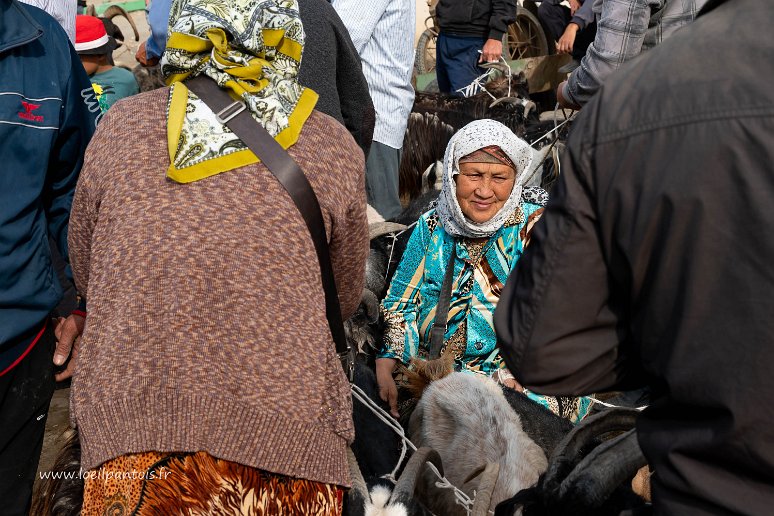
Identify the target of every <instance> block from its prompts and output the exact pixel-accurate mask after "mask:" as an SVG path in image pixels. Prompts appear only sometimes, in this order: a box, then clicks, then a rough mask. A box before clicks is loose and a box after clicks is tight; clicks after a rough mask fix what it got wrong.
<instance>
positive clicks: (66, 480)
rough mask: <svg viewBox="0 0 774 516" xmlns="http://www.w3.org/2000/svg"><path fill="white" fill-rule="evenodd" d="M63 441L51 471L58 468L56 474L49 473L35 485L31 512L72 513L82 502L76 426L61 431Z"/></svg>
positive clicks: (67, 515) (63, 515)
mask: <svg viewBox="0 0 774 516" xmlns="http://www.w3.org/2000/svg"><path fill="white" fill-rule="evenodd" d="M62 439H63V441H64V444H63V446H62V450H61V451H60V452H59V455H58V456H57V459H56V462H55V463H54V466H53V467H52V468H51V471H52V472H61V473H63V474H62V475H60V476H59V478H53V477H48V478H46V479H44V480H43V481H42V482H41V483H40V484H39V485H38V486H37V488H36V489H35V492H34V494H33V496H32V500H33V502H32V508H31V510H30V514H36V515H38V514H39V515H45V516H75V515H78V514H80V513H81V507H82V506H83V478H81V476H80V475H79V472H80V470H81V442H80V440H79V439H78V430H77V429H74V428H68V429H67V430H65V431H64V433H63V434H62Z"/></svg>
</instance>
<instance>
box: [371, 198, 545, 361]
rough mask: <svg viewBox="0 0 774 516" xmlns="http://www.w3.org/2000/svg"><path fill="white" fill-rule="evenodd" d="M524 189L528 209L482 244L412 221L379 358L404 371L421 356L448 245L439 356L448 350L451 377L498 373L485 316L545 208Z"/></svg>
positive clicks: (387, 306) (429, 216) (386, 306)
mask: <svg viewBox="0 0 774 516" xmlns="http://www.w3.org/2000/svg"><path fill="white" fill-rule="evenodd" d="M528 190H531V191H532V193H533V197H534V199H533V200H534V201H535V202H527V201H524V202H522V203H521V205H520V206H519V208H518V209H517V210H516V211H515V212H514V213H513V214H512V215H511V216H510V217H509V218H508V219H507V220H506V221H505V224H503V227H502V228H500V229H499V230H498V231H497V232H496V233H495V234H493V235H492V236H491V237H490V238H489V239H488V240H487V241H486V242H484V243H474V242H473V241H470V240H467V239H459V238H454V237H453V236H451V235H449V234H448V233H447V232H446V231H445V230H444V229H443V226H442V225H441V223H440V221H439V220H438V215H437V214H436V212H435V210H431V211H429V212H427V213H425V214H424V215H422V217H420V219H419V221H418V222H417V225H416V227H415V228H414V232H413V233H412V235H411V238H410V239H409V242H408V245H407V247H406V251H405V252H404V254H403V258H402V259H401V262H400V265H399V266H398V269H397V271H396V272H395V276H394V277H393V279H392V283H391V284H390V288H389V290H388V292H387V296H386V297H385V299H384V301H382V313H383V315H384V319H385V324H386V332H385V339H384V344H383V346H382V349H381V350H380V351H379V353H378V355H377V356H378V357H379V358H383V357H391V358H397V359H398V360H400V361H401V362H403V363H404V364H406V365H408V363H409V362H410V360H411V358H412V357H420V358H425V357H426V356H427V355H428V353H429V345H430V330H431V328H432V325H433V321H434V319H435V311H436V305H437V304H438V297H439V294H440V290H441V284H442V283H443V279H444V276H445V274H446V268H447V266H448V263H449V258H450V256H451V252H452V246H455V247H456V251H457V257H456V259H455V261H454V281H453V283H452V295H451V305H450V309H449V317H448V324H447V330H446V334H445V336H444V349H446V348H448V347H449V346H451V350H452V351H453V353H454V356H455V369H457V370H459V371H464V370H467V371H472V372H479V373H483V374H486V375H487V376H491V375H492V373H494V372H495V371H496V370H497V369H500V368H504V367H505V365H504V363H503V361H502V359H501V358H500V355H499V353H498V350H497V347H496V343H497V341H496V339H495V333H494V324H493V322H492V316H493V314H494V309H495V307H496V306H497V301H498V299H499V297H500V292H501V290H502V288H503V285H504V283H505V280H506V279H507V278H508V274H509V273H510V272H511V269H513V266H514V265H515V264H516V262H518V260H519V257H521V253H522V250H523V248H524V240H525V239H526V236H527V235H526V234H527V227H528V225H529V226H531V224H528V223H530V222H531V223H534V221H535V220H537V219H538V218H539V216H540V213H542V211H543V210H542V204H544V203H545V201H544V199H543V198H538V197H537V195H538V193H539V192H543V191H542V190H539V189H528ZM538 190H539V192H538ZM526 193H527V194H528V195H529V192H526ZM524 197H526V196H524ZM540 197H544V195H543V196H540Z"/></svg>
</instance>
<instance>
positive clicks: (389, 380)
mask: <svg viewBox="0 0 774 516" xmlns="http://www.w3.org/2000/svg"><path fill="white" fill-rule="evenodd" d="M397 364H398V361H397V360H396V359H394V358H377V359H376V383H378V384H379V397H380V398H382V399H383V400H384V401H385V402H386V403H387V404H388V405H389V406H390V414H392V417H394V418H395V419H397V418H398V417H399V414H398V387H397V386H396V385H395V379H394V378H393V377H392V373H393V371H395V366H396V365H397Z"/></svg>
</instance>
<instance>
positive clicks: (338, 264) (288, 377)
mask: <svg viewBox="0 0 774 516" xmlns="http://www.w3.org/2000/svg"><path fill="white" fill-rule="evenodd" d="M168 93H169V90H168V89H167V88H164V89H161V90H156V91H153V92H149V93H144V94H141V95H138V96H134V97H130V98H128V99H126V100H123V101H121V102H118V103H117V104H116V105H115V106H113V107H112V108H111V109H110V111H109V113H108V114H107V115H106V116H105V118H104V119H103V120H102V122H100V125H99V127H98V129H97V132H96V134H95V136H94V139H93V140H92V141H91V144H90V145H89V147H88V150H87V152H86V160H85V164H84V166H83V170H82V172H81V176H80V180H79V182H78V188H77V191H76V194H75V200H74V203H73V208H72V215H71V220H70V230H69V231H70V234H69V242H70V257H71V261H72V267H73V273H74V276H75V282H76V285H77V287H78V290H79V291H80V292H81V293H82V294H84V295H85V296H86V297H87V299H88V311H89V315H88V317H87V321H86V329H85V331H84V334H83V337H82V342H81V348H80V355H79V356H78V359H77V360H78V361H77V366H78V367H77V372H76V374H75V378H74V380H73V387H72V419H73V421H74V422H75V423H76V424H77V426H78V427H79V430H80V438H81V443H82V446H83V457H82V464H83V467H84V468H85V469H91V468H94V467H96V466H98V465H99V464H100V463H102V462H104V461H106V460H109V459H111V458H114V457H117V456H120V455H123V454H126V453H133V452H142V451H149V450H158V451H190V452H194V451H199V450H203V451H206V452H208V453H210V454H212V455H214V456H216V457H220V458H223V459H225V460H230V461H234V462H238V463H241V464H246V465H248V466H252V467H256V468H260V469H263V470H267V471H271V472H275V473H279V474H284V475H290V476H294V477H300V478H305V479H309V480H314V481H318V482H325V483H333V484H340V485H348V482H349V480H348V478H349V475H348V471H347V465H346V453H345V452H346V446H347V443H348V442H350V441H351V440H352V438H353V435H354V431H353V426H352V407H351V400H350V395H349V384H348V383H347V380H346V378H345V376H344V374H343V371H342V368H341V364H340V363H339V361H338V360H337V357H336V353H335V347H334V344H333V341H332V339H331V336H330V331H329V329H328V324H327V321H326V318H325V302H324V296H323V290H322V286H321V282H320V269H319V265H318V262H317V257H316V254H315V251H314V246H313V244H312V241H311V239H310V236H309V234H308V231H307V229H306V226H305V225H304V222H303V219H302V218H301V215H300V214H299V213H298V211H297V210H296V208H295V206H294V205H293V203H292V201H291V200H290V197H289V196H288V195H287V194H286V192H285V191H284V190H283V189H282V187H281V186H280V184H279V183H278V182H277V180H276V179H275V178H274V176H272V175H271V173H270V172H269V171H268V170H267V169H266V168H265V167H264V166H263V165H262V164H256V165H251V166H247V167H243V168H240V169H237V170H232V171H230V172H225V173H222V174H219V175H216V176H213V177H209V178H207V179H203V180H201V181H197V182H194V183H189V184H178V183H175V182H173V181H171V180H169V179H167V178H166V175H165V173H166V169H167V167H168V165H169V155H168V151H167V137H166V120H165V116H164V113H165V112H166V104H167V98H168ZM290 154H291V155H292V156H293V158H294V159H295V160H296V161H297V162H298V163H299V165H301V168H302V169H303V170H304V172H305V173H306V176H307V177H308V178H309V181H310V183H311V184H312V187H313V188H314V190H315V193H316V194H317V196H318V198H319V200H320V205H321V208H322V211H323V213H324V217H325V225H326V229H327V233H328V236H329V239H330V244H331V245H330V248H331V255H332V261H333V269H334V271H335V275H336V283H337V285H338V288H339V295H340V299H341V305H342V311H343V316H344V317H345V318H346V317H348V316H349V315H351V314H352V313H353V312H354V311H355V309H356V308H357V305H358V302H359V300H360V295H361V292H362V288H363V281H364V267H365V259H366V255H367V253H368V228H367V222H366V200H365V193H364V192H365V188H364V175H363V172H364V161H363V153H362V151H361V150H360V148H359V147H358V146H357V145H356V144H355V142H354V140H353V139H352V136H350V134H349V133H348V132H347V130H346V129H345V128H344V127H343V126H342V125H341V124H339V123H338V122H336V121H335V120H334V119H333V118H331V117H329V116H327V115H324V114H322V113H319V112H317V111H315V112H314V113H313V114H312V116H311V117H310V118H309V120H308V121H307V122H306V125H304V128H303V130H302V132H301V137H300V139H299V141H298V143H296V144H295V145H294V146H293V147H291V149H290Z"/></svg>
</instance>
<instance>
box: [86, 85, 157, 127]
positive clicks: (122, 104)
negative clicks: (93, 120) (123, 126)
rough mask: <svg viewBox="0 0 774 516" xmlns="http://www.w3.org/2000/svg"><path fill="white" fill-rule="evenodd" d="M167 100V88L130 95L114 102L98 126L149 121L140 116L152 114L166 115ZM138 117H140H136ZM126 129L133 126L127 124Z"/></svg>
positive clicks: (148, 117) (145, 117)
mask: <svg viewBox="0 0 774 516" xmlns="http://www.w3.org/2000/svg"><path fill="white" fill-rule="evenodd" d="M168 100H169V87H164V88H158V89H155V90H151V91H146V92H142V93H138V94H137V95H131V96H129V97H124V98H122V99H119V100H118V101H116V103H115V104H113V105H112V106H111V107H110V109H109V110H108V112H107V113H106V114H105V117H104V119H103V120H102V121H101V122H100V125H102V124H105V122H106V121H107V120H108V119H110V120H124V119H133V120H137V119H139V120H143V119H150V118H152V117H150V116H142V114H145V115H149V114H152V113H159V114H164V113H166V108H167V101H168ZM138 115H140V116H139V117H138ZM127 127H134V124H128V125H127Z"/></svg>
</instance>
